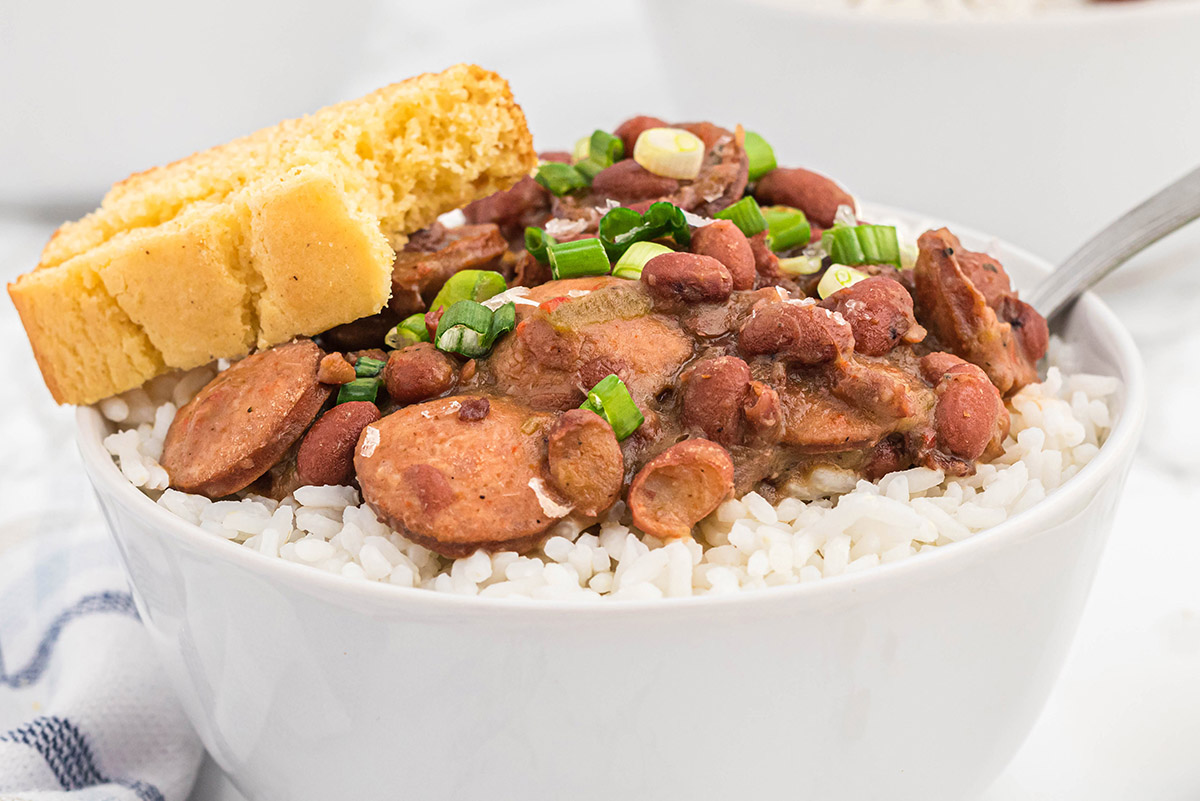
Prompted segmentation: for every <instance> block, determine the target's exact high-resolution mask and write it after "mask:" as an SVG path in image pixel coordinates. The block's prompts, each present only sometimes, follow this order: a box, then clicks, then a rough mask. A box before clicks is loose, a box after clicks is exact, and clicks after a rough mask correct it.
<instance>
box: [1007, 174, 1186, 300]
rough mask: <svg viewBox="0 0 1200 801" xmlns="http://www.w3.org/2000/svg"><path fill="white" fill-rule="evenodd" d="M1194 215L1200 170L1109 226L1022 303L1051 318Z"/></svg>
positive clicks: (1152, 197) (1065, 262) (1076, 252)
mask: <svg viewBox="0 0 1200 801" xmlns="http://www.w3.org/2000/svg"><path fill="white" fill-rule="evenodd" d="M1198 217H1200V167H1197V168H1196V169H1194V170H1192V171H1191V172H1189V173H1188V174H1187V175H1185V176H1183V177H1182V178H1180V179H1179V180H1178V181H1176V182H1175V183H1173V184H1171V185H1170V186H1168V187H1167V188H1165V189H1163V190H1161V191H1159V192H1157V193H1156V194H1154V195H1151V196H1150V197H1149V198H1147V199H1146V200H1144V201H1142V203H1141V204H1140V205H1138V206H1136V207H1135V208H1133V209H1131V210H1129V211H1127V212H1126V213H1125V214H1123V215H1121V216H1120V217H1118V218H1117V219H1116V220H1114V221H1113V222H1112V223H1110V224H1109V225H1107V226H1106V227H1105V228H1104V230H1102V231H1101V232H1100V233H1098V234H1096V235H1095V236H1094V237H1092V238H1091V239H1089V240H1088V241H1087V242H1085V243H1084V244H1083V247H1081V248H1079V249H1078V250H1076V251H1075V252H1074V253H1072V254H1071V256H1070V257H1069V258H1068V259H1067V260H1066V261H1064V262H1063V263H1062V266H1060V267H1059V268H1058V269H1057V270H1055V271H1054V272H1053V273H1051V274H1050V276H1049V277H1047V278H1046V279H1045V280H1044V281H1042V282H1041V283H1040V284H1038V285H1037V286H1036V287H1034V288H1033V290H1032V291H1031V292H1029V293H1028V296H1027V297H1025V298H1024V300H1025V301H1026V302H1027V303H1029V304H1030V305H1032V306H1033V307H1034V308H1035V309H1037V310H1038V311H1039V312H1041V313H1042V315H1044V316H1045V318H1046V319H1047V320H1050V319H1051V318H1053V317H1054V316H1055V315H1056V314H1058V313H1059V312H1060V311H1062V310H1063V309H1065V308H1066V307H1067V306H1068V305H1070V304H1071V303H1072V302H1073V301H1074V300H1075V299H1076V298H1078V297H1079V296H1080V295H1082V294H1083V293H1084V292H1086V291H1087V290H1089V289H1091V288H1092V287H1093V286H1095V285H1096V283H1097V282H1098V281H1100V279H1101V278H1103V277H1104V276H1106V275H1108V274H1109V273H1111V272H1112V271H1113V270H1115V269H1117V268H1118V267H1120V266H1121V265H1122V264H1124V263H1125V262H1126V261H1128V260H1129V258H1130V257H1131V256H1134V255H1136V254H1137V253H1139V252H1141V251H1142V250H1144V249H1146V248H1148V247H1149V246H1150V245H1153V244H1154V243H1155V242H1157V241H1158V240H1160V239H1162V238H1163V237H1164V236H1166V235H1167V234H1170V233H1173V232H1175V231H1177V230H1179V229H1180V228H1182V227H1183V226H1185V225H1187V224H1188V223H1190V222H1191V221H1192V220H1195V219H1196V218H1198Z"/></svg>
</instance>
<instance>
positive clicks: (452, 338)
mask: <svg viewBox="0 0 1200 801" xmlns="http://www.w3.org/2000/svg"><path fill="white" fill-rule="evenodd" d="M491 332H492V310H491V309H489V308H488V307H486V306H484V305H483V304H480V303H476V302H475V301H473V300H460V301H459V302H458V303H455V304H454V305H453V306H451V307H450V308H448V309H446V311H445V313H444V314H442V319H441V320H440V321H439V322H438V327H437V336H436V337H434V344H435V345H436V346H437V349H438V350H441V351H446V352H448V353H459V354H462V355H463V356H466V357H467V358H469V359H474V358H476V357H478V356H483V355H484V354H485V353H487V352H488V348H489V347H491V342H490V334H491Z"/></svg>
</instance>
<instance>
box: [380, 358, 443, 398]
mask: <svg viewBox="0 0 1200 801" xmlns="http://www.w3.org/2000/svg"><path fill="white" fill-rule="evenodd" d="M456 367H457V365H456V363H455V361H454V360H453V359H451V358H450V357H449V356H447V355H446V354H444V353H442V352H441V351H440V350H438V349H437V348H435V347H434V346H433V343H431V342H418V343H417V344H415V345H409V346H408V347H407V348H404V349H403V350H394V351H392V354H391V356H389V357H388V362H387V366H386V367H384V368H383V383H384V385H385V386H386V387H387V391H388V395H389V396H391V398H392V400H394V401H395V402H396V403H399V404H401V405H405V404H409V403H417V402H419V401H423V400H429V399H430V398H436V397H437V396H438V395H441V394H442V393H444V392H446V391H448V390H449V389H450V388H451V387H452V386H454V379H455V372H456Z"/></svg>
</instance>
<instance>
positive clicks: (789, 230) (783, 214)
mask: <svg viewBox="0 0 1200 801" xmlns="http://www.w3.org/2000/svg"><path fill="white" fill-rule="evenodd" d="M762 213H763V219H765V220H766V221H767V243H768V244H769V245H770V247H771V250H774V251H782V250H790V249H791V248H794V247H798V246H800V245H807V244H808V240H809V239H811V238H812V226H811V225H809V224H808V218H807V217H805V216H804V212H802V211H800V209H794V208H792V207H791V206H767V207H766V208H764V209H763V210H762Z"/></svg>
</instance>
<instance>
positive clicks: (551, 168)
mask: <svg viewBox="0 0 1200 801" xmlns="http://www.w3.org/2000/svg"><path fill="white" fill-rule="evenodd" d="M534 180H535V181H537V182H538V183H539V184H541V185H542V186H544V187H546V189H547V190H549V191H550V193H551V194H553V195H557V196H558V197H562V196H563V195H565V194H567V193H568V192H574V191H575V190H576V189H583V188H584V187H587V186H590V183H589V182H588V180H587V179H586V178H585V177H584V176H583V175H582V174H581V173H580V172H579V170H577V169H575V168H574V167H572V166H571V165H570V164H560V163H559V162H557V161H546V162H542V165H541V166H540V167H538V171H537V175H535V176H534Z"/></svg>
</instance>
